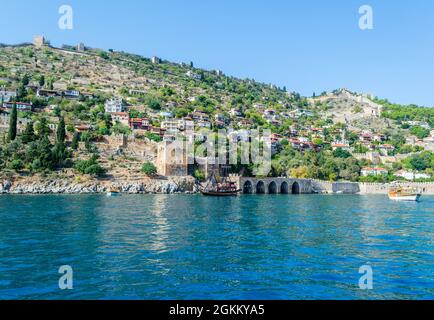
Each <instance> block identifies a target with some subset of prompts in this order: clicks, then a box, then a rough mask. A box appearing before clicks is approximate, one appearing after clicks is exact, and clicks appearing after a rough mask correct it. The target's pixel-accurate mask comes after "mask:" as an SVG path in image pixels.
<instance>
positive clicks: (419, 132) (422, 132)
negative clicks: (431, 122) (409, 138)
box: [410, 126, 430, 139]
mask: <svg viewBox="0 0 434 320" xmlns="http://www.w3.org/2000/svg"><path fill="white" fill-rule="evenodd" d="M410 132H411V134H414V135H415V136H416V137H417V138H418V139H425V138H427V137H429V134H430V131H429V130H428V129H425V128H422V127H421V126H414V127H413V128H411V130H410Z"/></svg>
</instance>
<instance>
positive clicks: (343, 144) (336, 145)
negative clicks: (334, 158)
mask: <svg viewBox="0 0 434 320" xmlns="http://www.w3.org/2000/svg"><path fill="white" fill-rule="evenodd" d="M332 149H333V151H335V150H336V149H342V150H345V151H351V147H350V144H349V143H348V141H335V142H332Z"/></svg>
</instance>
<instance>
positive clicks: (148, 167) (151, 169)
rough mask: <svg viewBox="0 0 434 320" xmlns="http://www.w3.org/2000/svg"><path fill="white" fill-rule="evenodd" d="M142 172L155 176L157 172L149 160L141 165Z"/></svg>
mask: <svg viewBox="0 0 434 320" xmlns="http://www.w3.org/2000/svg"><path fill="white" fill-rule="evenodd" d="M142 172H143V173H144V174H146V175H147V176H155V175H156V174H157V167H155V165H154V164H153V163H151V162H146V163H145V164H143V166H142Z"/></svg>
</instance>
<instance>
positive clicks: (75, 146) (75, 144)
mask: <svg viewBox="0 0 434 320" xmlns="http://www.w3.org/2000/svg"><path fill="white" fill-rule="evenodd" d="M79 141H80V134H79V133H78V132H74V135H73V137H72V142H71V149H72V150H77V149H78V142H79Z"/></svg>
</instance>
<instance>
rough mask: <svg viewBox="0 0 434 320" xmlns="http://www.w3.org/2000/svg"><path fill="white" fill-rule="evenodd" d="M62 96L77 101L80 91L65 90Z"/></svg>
mask: <svg viewBox="0 0 434 320" xmlns="http://www.w3.org/2000/svg"><path fill="white" fill-rule="evenodd" d="M63 96H64V97H65V98H67V99H68V98H69V99H78V98H79V97H80V91H78V90H65V91H64V92H63Z"/></svg>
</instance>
